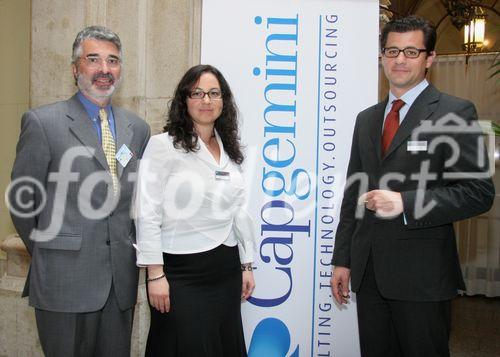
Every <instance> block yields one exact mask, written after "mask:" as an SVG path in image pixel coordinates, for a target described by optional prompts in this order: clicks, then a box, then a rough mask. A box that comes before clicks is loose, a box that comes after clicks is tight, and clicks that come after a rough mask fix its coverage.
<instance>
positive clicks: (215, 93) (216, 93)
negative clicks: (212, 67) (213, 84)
mask: <svg viewBox="0 0 500 357" xmlns="http://www.w3.org/2000/svg"><path fill="white" fill-rule="evenodd" d="M207 94H208V98H210V99H212V100H218V99H222V91H221V90H220V89H210V90H209V91H208V92H204V91H202V90H201V89H195V90H194V91H192V92H191V93H189V94H188V97H189V98H191V99H203V98H205V95H207Z"/></svg>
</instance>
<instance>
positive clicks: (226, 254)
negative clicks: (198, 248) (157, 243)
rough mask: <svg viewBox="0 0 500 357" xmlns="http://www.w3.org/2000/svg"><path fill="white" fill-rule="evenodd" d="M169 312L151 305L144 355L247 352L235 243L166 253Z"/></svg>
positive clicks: (212, 356) (230, 356) (224, 356)
mask: <svg viewBox="0 0 500 357" xmlns="http://www.w3.org/2000/svg"><path fill="white" fill-rule="evenodd" d="M163 260H164V270H165V274H166V275H167V279H168V282H169V285H170V311H169V312H168V313H163V314H162V313H161V312H159V311H158V310H156V309H155V308H153V307H152V306H151V305H149V306H150V311H151V326H150V329H149V335H148V341H147V345H146V356H149V357H152V356H158V357H194V356H200V357H239V356H246V355H247V352H246V346H245V339H244V336H243V326H242V322H241V284H242V279H241V275H242V274H241V269H240V259H239V254H238V248H237V247H227V246H225V245H220V246H218V247H217V248H215V249H212V250H210V251H206V252H202V253H195V254H166V253H164V254H163Z"/></svg>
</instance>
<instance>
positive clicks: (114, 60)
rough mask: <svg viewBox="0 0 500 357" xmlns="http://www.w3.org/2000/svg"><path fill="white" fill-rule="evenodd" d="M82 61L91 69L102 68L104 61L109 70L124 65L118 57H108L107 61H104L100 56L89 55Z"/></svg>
mask: <svg viewBox="0 0 500 357" xmlns="http://www.w3.org/2000/svg"><path fill="white" fill-rule="evenodd" d="M82 60H84V61H85V62H86V63H87V66H89V67H91V68H98V67H102V64H103V63H104V61H106V65H107V66H108V67H109V68H117V67H119V66H120V64H121V63H122V61H121V60H120V59H119V58H118V57H108V58H106V59H105V60H103V59H102V58H101V57H99V56H90V55H89V56H87V57H85V58H83V59H82Z"/></svg>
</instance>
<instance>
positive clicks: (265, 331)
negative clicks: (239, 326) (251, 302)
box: [248, 318, 299, 357]
mask: <svg viewBox="0 0 500 357" xmlns="http://www.w3.org/2000/svg"><path fill="white" fill-rule="evenodd" d="M289 349H290V332H289V331H288V328H287V327H286V325H285V324H284V323H283V322H282V321H281V320H278V319H275V318H267V319H264V320H262V321H261V322H259V324H258V325H257V327H255V330H254V331H253V335H252V341H251V342H250V348H249V350H248V357H286V356H287V353H288V350H289ZM289 357H299V346H298V345H297V347H296V348H295V351H293V353H292V354H291V355H289Z"/></svg>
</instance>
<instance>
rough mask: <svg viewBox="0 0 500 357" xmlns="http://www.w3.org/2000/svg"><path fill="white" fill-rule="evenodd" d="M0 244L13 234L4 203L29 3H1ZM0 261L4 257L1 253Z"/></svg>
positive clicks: (25, 83) (24, 70)
mask: <svg viewBox="0 0 500 357" xmlns="http://www.w3.org/2000/svg"><path fill="white" fill-rule="evenodd" d="M0 53H1V54H2V55H1V56H0V70H1V75H0V78H1V81H0V120H1V121H2V130H0V145H1V146H0V162H1V169H0V188H1V196H0V240H3V239H5V237H7V236H8V235H9V234H12V233H14V232H15V230H14V228H13V226H12V223H11V220H10V217H9V214H8V210H7V208H6V206H5V203H4V199H3V196H4V192H5V188H6V187H7V185H8V183H9V181H10V169H11V167H12V162H13V160H14V156H15V148H16V142H17V138H18V135H19V128H20V121H21V115H22V113H23V112H24V111H25V110H26V109H27V108H28V101H29V73H30V1H29V0H1V1H0ZM0 259H5V254H4V253H3V251H1V250H0Z"/></svg>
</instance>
